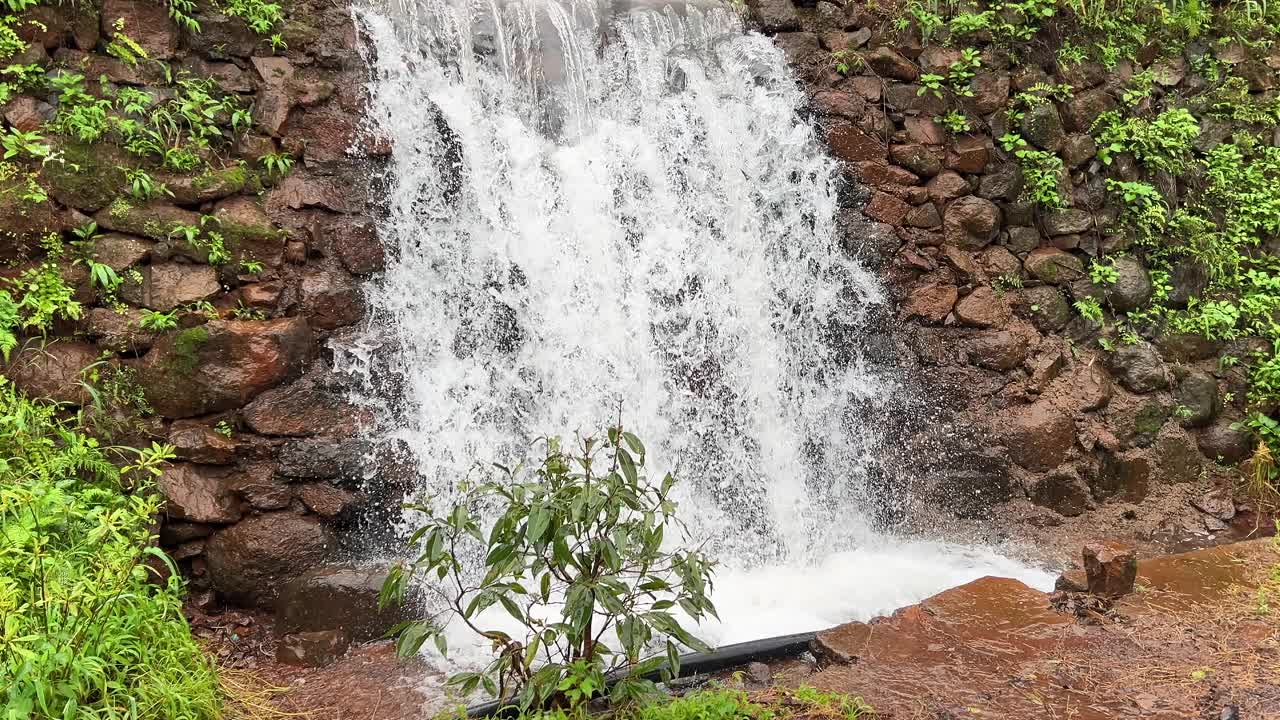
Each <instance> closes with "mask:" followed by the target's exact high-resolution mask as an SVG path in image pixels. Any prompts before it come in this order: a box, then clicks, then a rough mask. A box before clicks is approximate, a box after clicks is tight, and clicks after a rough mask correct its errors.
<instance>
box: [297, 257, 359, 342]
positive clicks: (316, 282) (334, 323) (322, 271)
mask: <svg viewBox="0 0 1280 720" xmlns="http://www.w3.org/2000/svg"><path fill="white" fill-rule="evenodd" d="M302 311H303V313H305V314H306V316H307V317H308V319H310V321H311V325H312V327H315V328H317V329H319V330H333V329H336V328H340V327H344V326H346V325H354V324H355V323H357V322H359V321H360V320H361V318H363V317H364V297H363V294H362V293H361V292H360V286H359V283H357V282H356V279H355V278H353V277H352V276H351V275H349V274H348V273H347V271H346V270H343V269H342V268H341V267H337V266H336V265H334V266H328V267H320V266H315V267H311V268H308V270H307V272H306V274H304V275H303V276H302Z"/></svg>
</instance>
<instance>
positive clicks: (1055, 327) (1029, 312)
mask: <svg viewBox="0 0 1280 720" xmlns="http://www.w3.org/2000/svg"><path fill="white" fill-rule="evenodd" d="M1014 309H1015V310H1016V311H1017V313H1018V315H1020V316H1021V317H1024V318H1026V319H1028V320H1030V321H1031V323H1032V324H1033V325H1035V326H1036V329H1037V330H1039V331H1040V332H1042V333H1055V332H1058V331H1060V330H1062V328H1064V327H1066V326H1067V323H1069V322H1071V318H1072V317H1073V316H1072V313H1071V305H1070V303H1068V302H1067V299H1066V298H1065V297H1063V295H1062V291H1060V290H1058V289H1057V288H1055V287H1053V286H1050V285H1037V286H1036V287H1029V288H1024V289H1022V290H1019V291H1018V293H1017V295H1016V296H1015V305H1014Z"/></svg>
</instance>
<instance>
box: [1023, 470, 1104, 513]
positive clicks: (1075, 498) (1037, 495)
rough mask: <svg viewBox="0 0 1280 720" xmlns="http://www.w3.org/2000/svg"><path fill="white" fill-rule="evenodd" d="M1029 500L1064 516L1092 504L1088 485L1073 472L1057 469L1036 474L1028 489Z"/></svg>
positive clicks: (1080, 510) (1087, 507)
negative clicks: (1029, 489)
mask: <svg viewBox="0 0 1280 720" xmlns="http://www.w3.org/2000/svg"><path fill="white" fill-rule="evenodd" d="M1030 497H1031V502H1033V503H1035V504H1036V505H1039V506H1040V507H1046V508H1049V509H1050V510H1052V511H1054V512H1056V513H1058V514H1059V515H1063V516H1065V517H1076V516H1077V515H1081V514H1083V513H1084V512H1085V511H1086V510H1088V509H1089V508H1090V507H1091V506H1092V502H1091V501H1090V499H1089V487H1088V486H1087V485H1085V483H1084V481H1083V480H1081V479H1080V477H1079V476H1078V475H1077V474H1076V473H1074V472H1069V471H1065V470H1057V471H1054V472H1050V473H1046V474H1043V475H1040V476H1037V477H1036V478H1035V480H1034V484H1033V485H1032V486H1031V491H1030Z"/></svg>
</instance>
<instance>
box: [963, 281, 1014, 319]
mask: <svg viewBox="0 0 1280 720" xmlns="http://www.w3.org/2000/svg"><path fill="white" fill-rule="evenodd" d="M955 312H956V318H957V319H958V320H959V321H960V322H962V323H964V324H965V325H969V326H971V327H982V328H989V327H999V326H1001V325H1004V324H1005V323H1006V322H1008V320H1009V308H1008V306H1007V305H1005V302H1004V298H1002V297H1000V296H999V295H997V294H996V291H995V290H993V289H991V288H990V287H988V286H986V285H984V286H982V287H980V288H977V289H976V290H974V291H973V292H971V293H969V294H968V295H966V296H964V297H963V298H962V299H961V300H960V302H958V303H956V307H955Z"/></svg>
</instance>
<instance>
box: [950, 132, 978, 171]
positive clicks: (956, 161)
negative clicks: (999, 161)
mask: <svg viewBox="0 0 1280 720" xmlns="http://www.w3.org/2000/svg"><path fill="white" fill-rule="evenodd" d="M987 159H988V152H987V142H986V141H985V140H983V139H982V138H980V137H977V136H974V135H966V136H964V137H958V138H956V139H955V140H953V141H952V143H951V146H950V147H948V148H947V154H946V165H947V169H948V170H955V171H956V172H961V173H980V172H982V171H983V170H985V169H986V167H987Z"/></svg>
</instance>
